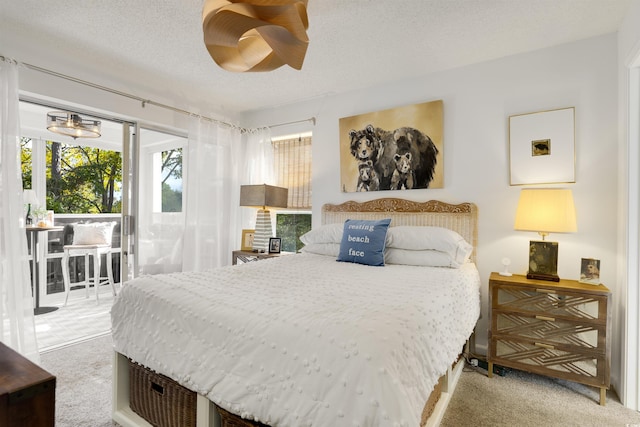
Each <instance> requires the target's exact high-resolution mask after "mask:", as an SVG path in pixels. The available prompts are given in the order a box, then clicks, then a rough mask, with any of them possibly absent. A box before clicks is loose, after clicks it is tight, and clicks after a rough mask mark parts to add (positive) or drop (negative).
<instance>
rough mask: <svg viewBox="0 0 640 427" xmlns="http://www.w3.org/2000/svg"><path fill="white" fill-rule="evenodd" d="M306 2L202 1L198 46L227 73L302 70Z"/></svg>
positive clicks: (278, 0) (307, 42)
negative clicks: (201, 43) (285, 67)
mask: <svg viewBox="0 0 640 427" xmlns="http://www.w3.org/2000/svg"><path fill="white" fill-rule="evenodd" d="M308 28H309V19H308V17H307V0H206V2H205V4H204V7H203V9H202V30H203V33H204V44H205V46H206V47H207V50H208V51H209V54H210V55H211V57H212V58H213V60H214V61H215V62H216V63H217V64H218V65H219V66H220V67H222V68H224V69H225V70H227V71H235V72H245V71H271V70H275V69H276V68H279V67H282V66H283V65H285V64H287V65H289V66H290V67H292V68H295V69H296V70H300V69H301V68H302V63H303V62H304V56H305V54H306V52H307V46H308V45H309V38H308V37H307V29H308Z"/></svg>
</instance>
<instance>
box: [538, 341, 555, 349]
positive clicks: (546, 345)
mask: <svg viewBox="0 0 640 427" xmlns="http://www.w3.org/2000/svg"><path fill="white" fill-rule="evenodd" d="M533 345H535V346H536V347H542V348H548V349H549V350H554V349H555V347H554V346H552V345H549V344H543V343H541V342H534V343H533Z"/></svg>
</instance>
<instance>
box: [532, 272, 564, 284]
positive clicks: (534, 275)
mask: <svg viewBox="0 0 640 427" xmlns="http://www.w3.org/2000/svg"><path fill="white" fill-rule="evenodd" d="M527 279H535V280H547V281H549V282H559V281H560V277H558V276H556V275H555V274H543V273H527Z"/></svg>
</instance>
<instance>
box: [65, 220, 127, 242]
mask: <svg viewBox="0 0 640 427" xmlns="http://www.w3.org/2000/svg"><path fill="white" fill-rule="evenodd" d="M115 225H116V223H115V222H92V223H89V224H74V225H73V244H74V245H110V244H111V236H112V234H113V227H115Z"/></svg>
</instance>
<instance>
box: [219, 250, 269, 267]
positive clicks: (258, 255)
mask: <svg viewBox="0 0 640 427" xmlns="http://www.w3.org/2000/svg"><path fill="white" fill-rule="evenodd" d="M277 256H280V254H270V253H267V252H253V251H233V252H231V264H233V265H236V264H238V261H240V262H242V263H243V264H244V263H247V262H253V261H260V260H261V259H266V258H273V257H277Z"/></svg>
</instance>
